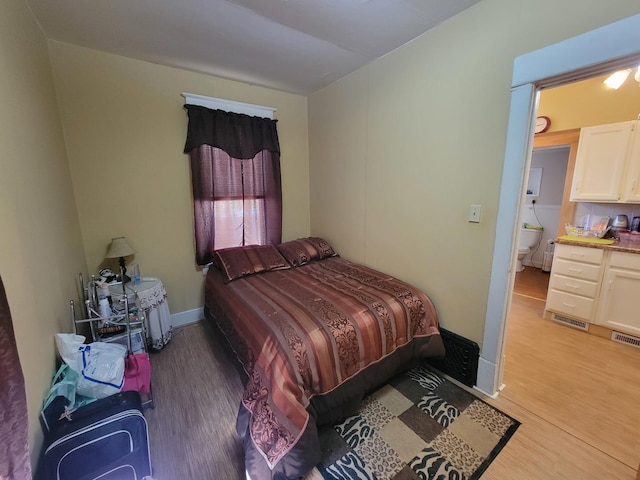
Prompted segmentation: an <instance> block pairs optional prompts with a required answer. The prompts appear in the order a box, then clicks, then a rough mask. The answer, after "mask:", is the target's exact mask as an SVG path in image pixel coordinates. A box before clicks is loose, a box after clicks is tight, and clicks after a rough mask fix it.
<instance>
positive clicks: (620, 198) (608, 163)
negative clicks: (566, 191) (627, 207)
mask: <svg viewBox="0 0 640 480" xmlns="http://www.w3.org/2000/svg"><path fill="white" fill-rule="evenodd" d="M638 130H640V129H639V128H638V127H637V121H635V120H632V121H628V122H619V123H610V124H606V125H596V126H593V127H584V128H582V129H581V130H580V141H579V143H578V153H577V157H576V166H575V170H574V174H573V182H572V184H571V196H570V200H571V201H581V202H607V203H615V202H621V203H634V202H638V203H640V189H639V188H638V178H639V177H640V135H638Z"/></svg>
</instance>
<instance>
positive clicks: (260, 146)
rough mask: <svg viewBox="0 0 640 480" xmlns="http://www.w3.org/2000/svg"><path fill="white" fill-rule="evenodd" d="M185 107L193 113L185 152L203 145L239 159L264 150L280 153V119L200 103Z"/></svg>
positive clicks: (189, 112) (251, 156)
mask: <svg viewBox="0 0 640 480" xmlns="http://www.w3.org/2000/svg"><path fill="white" fill-rule="evenodd" d="M184 107H185V108H186V109H187V113H188V115H189V127H188V130H187V141H186V144H185V146H184V153H189V152H191V151H192V150H193V149H194V148H197V147H200V146H201V145H210V146H212V147H216V148H219V149H221V150H224V151H225V152H227V153H228V154H229V155H230V156H231V157H233V158H238V159H251V158H254V157H255V156H256V155H257V154H258V153H259V152H261V151H263V150H269V151H271V152H277V153H278V154H279V153H280V143H279V142H278V133H277V131H276V122H277V120H271V119H269V118H260V117H251V116H249V115H245V114H241V113H230V112H225V111H223V110H211V109H210V108H206V107H201V106H199V105H185V106H184Z"/></svg>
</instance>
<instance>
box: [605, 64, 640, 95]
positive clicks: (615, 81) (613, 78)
mask: <svg viewBox="0 0 640 480" xmlns="http://www.w3.org/2000/svg"><path fill="white" fill-rule="evenodd" d="M631 70H633V69H632V68H627V69H626V70H618V71H617V72H613V73H612V74H611V75H609V76H608V77H607V79H606V80H605V81H604V82H603V83H604V84H605V85H606V86H607V87H609V88H613V89H614V90H617V89H618V88H620V87H621V86H622V84H623V83H624V82H625V80H626V79H627V78H628V77H629V74H630V73H631ZM633 79H634V80H635V81H636V82H638V83H640V67H638V68H637V69H636V73H635V74H634V75H633Z"/></svg>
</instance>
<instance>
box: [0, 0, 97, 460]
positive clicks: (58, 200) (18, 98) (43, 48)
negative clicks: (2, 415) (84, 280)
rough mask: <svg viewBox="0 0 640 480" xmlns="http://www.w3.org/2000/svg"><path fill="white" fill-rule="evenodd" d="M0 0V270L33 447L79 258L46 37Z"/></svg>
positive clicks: (20, 5) (12, 3) (23, 11)
mask: <svg viewBox="0 0 640 480" xmlns="http://www.w3.org/2000/svg"><path fill="white" fill-rule="evenodd" d="M0 3H1V7H0V8H1V10H2V15H0V64H1V65H2V67H1V69H0V105H2V108H0V275H1V276H2V281H3V282H4V286H5V290H6V293H7V298H8V300H9V306H10V308H11V314H12V317H13V326H14V330H15V336H16V341H17V344H18V352H19V355H20V363H21V365H22V370H23V373H24V377H25V383H26V391H27V407H28V413H29V429H30V439H31V444H32V448H33V452H32V453H33V454H34V455H35V454H36V453H37V451H38V450H39V448H40V443H41V438H42V435H41V433H40V426H39V423H38V412H39V410H40V406H41V404H42V399H43V396H44V393H45V391H46V389H47V387H48V385H49V382H50V381H51V376H52V375H53V373H54V362H55V345H54V337H53V335H54V333H56V332H59V331H69V330H70V328H71V323H70V320H69V319H70V317H69V300H70V299H73V298H77V296H78V293H77V290H76V288H77V287H76V285H77V282H76V280H77V278H78V273H79V272H85V273H86V265H85V260H84V249H83V245H82V239H81V236H80V226H79V224H78V218H77V213H76V206H75V203H74V199H73V191H72V187H71V178H70V175H69V167H68V164H67V159H66V152H65V146H64V142H63V137H62V128H61V124H60V120H59V115H58V107H57V104H56V98H55V93H54V87H53V79H52V75H51V67H50V64H49V56H48V52H47V42H46V39H45V38H44V36H43V35H42V33H41V31H40V29H39V27H38V25H37V23H36V22H35V20H34V19H33V16H32V15H31V13H30V11H29V9H28V8H27V6H26V5H25V3H24V2H23V1H22V0H2V1H1V2H0ZM2 441H3V442H7V441H10V439H2Z"/></svg>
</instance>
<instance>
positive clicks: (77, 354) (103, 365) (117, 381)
mask: <svg viewBox="0 0 640 480" xmlns="http://www.w3.org/2000/svg"><path fill="white" fill-rule="evenodd" d="M83 342H84V337H83V336H82V335H73V334H67V333H58V334H56V345H57V347H58V352H59V353H60V356H61V357H62V359H63V360H64V362H65V363H66V364H67V365H69V367H71V368H72V369H73V370H75V371H76V372H78V375H79V378H78V389H77V392H78V393H79V394H80V395H85V396H87V397H93V398H104V397H108V396H109V395H113V394H114V393H118V392H119V391H120V390H122V385H123V383H124V357H125V356H126V355H127V348H126V347H125V346H123V345H119V344H117V343H104V342H94V343H91V344H89V345H85V344H84V343H83Z"/></svg>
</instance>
